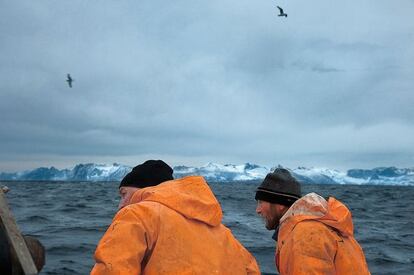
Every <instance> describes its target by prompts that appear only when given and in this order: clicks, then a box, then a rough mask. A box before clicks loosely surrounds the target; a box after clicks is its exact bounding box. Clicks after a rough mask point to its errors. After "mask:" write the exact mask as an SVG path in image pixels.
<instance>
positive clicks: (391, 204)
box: [0, 182, 414, 275]
mask: <svg viewBox="0 0 414 275" xmlns="http://www.w3.org/2000/svg"><path fill="white" fill-rule="evenodd" d="M0 185H7V186H8V187H9V188H10V190H11V191H10V192H9V193H8V194H7V198H8V201H9V204H10V206H11V209H12V211H13V214H14V216H15V218H16V220H17V223H18V225H19V227H20V229H21V231H22V232H23V233H24V234H27V235H32V236H35V237H37V238H38V239H40V241H41V242H42V243H43V245H44V246H45V247H46V249H47V252H46V253H47V254H46V256H47V259H46V266H45V267H44V268H43V270H42V272H41V274H59V275H61V274H88V273H89V271H90V270H91V267H92V265H93V263H94V262H93V253H94V250H95V247H96V245H97V243H98V241H99V239H100V238H101V237H102V235H103V233H104V232H105V230H106V228H107V227H108V225H109V224H110V222H111V220H112V217H113V216H114V214H115V211H116V207H117V204H118V193H117V191H118V183H108V182H97V183H93V182H1V183H0ZM210 185H211V187H212V189H213V191H214V193H215V194H216V196H217V198H218V199H219V201H220V202H221V204H222V208H223V212H224V224H226V225H227V226H228V227H230V228H231V229H232V231H233V233H234V234H235V235H236V237H237V238H238V239H239V240H240V241H241V242H242V243H243V244H244V245H245V246H246V247H247V249H248V250H249V251H250V252H252V253H253V255H254V256H255V257H256V259H257V260H258V263H259V265H260V267H261V270H262V272H263V273H268V274H276V271H275V267H274V261H273V258H274V249H275V243H274V241H273V240H272V239H271V235H272V232H269V231H267V230H266V229H265V228H264V225H263V223H262V221H261V219H260V218H259V217H258V216H257V215H256V214H255V207H256V202H255V200H254V190H255V188H256V186H257V185H258V182H246V183H240V182H237V183H234V182H232V183H229V182H225V183H210ZM302 189H303V190H302V191H303V193H304V194H305V193H309V192H317V193H319V194H320V195H322V196H324V197H326V196H329V195H332V196H334V197H336V198H338V199H339V200H341V201H342V202H344V203H345V204H346V205H347V206H348V207H349V208H350V209H351V211H352V215H353V220H354V227H355V236H356V239H357V240H358V241H359V242H360V244H361V245H362V247H363V250H364V252H365V255H366V258H367V261H368V265H369V268H370V271H371V273H372V274H414V201H413V199H414V187H402V186H401V187H399V186H354V185H304V186H303V187H302Z"/></svg>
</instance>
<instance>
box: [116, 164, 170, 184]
mask: <svg viewBox="0 0 414 275" xmlns="http://www.w3.org/2000/svg"><path fill="white" fill-rule="evenodd" d="M173 179H174V178H173V169H172V168H171V167H170V166H168V164H166V163H165V162H163V161H162V160H147V161H146V162H144V163H143V164H140V165H137V166H135V167H134V168H133V169H132V171H131V172H129V173H128V174H127V175H126V176H125V177H124V178H123V179H122V181H121V184H120V185H119V188H121V187H122V186H130V187H137V188H145V187H149V186H155V185H158V184H160V183H162V182H164V181H168V180H173Z"/></svg>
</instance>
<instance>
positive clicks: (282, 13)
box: [277, 6, 287, 17]
mask: <svg viewBox="0 0 414 275" xmlns="http://www.w3.org/2000/svg"><path fill="white" fill-rule="evenodd" d="M277 8H278V9H279V12H280V13H279V14H278V15H277V16H284V17H287V13H284V12H283V9H282V8H281V7H279V6H277Z"/></svg>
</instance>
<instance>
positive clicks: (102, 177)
mask: <svg viewBox="0 0 414 275" xmlns="http://www.w3.org/2000/svg"><path fill="white" fill-rule="evenodd" d="M278 167H281V166H280V165H279V166H278ZM275 168H276V167H274V168H271V169H268V168H266V167H264V166H260V165H257V164H251V163H245V164H241V165H234V164H225V165H222V164H217V163H211V162H210V163H207V164H206V165H204V166H201V167H188V166H175V167H174V177H175V178H181V177H184V176H189V175H201V176H204V177H205V178H206V180H208V181H249V180H261V179H263V178H264V177H265V176H266V174H267V173H269V172H270V171H273V170H274V169H275ZM131 169H132V167H129V166H126V165H121V164H117V163H114V164H111V165H105V164H94V163H88V164H78V165H76V166H75V167H74V168H73V169H63V170H59V169H56V168H54V167H50V168H45V167H42V168H37V169H34V170H30V171H23V172H16V173H0V180H32V181H120V180H121V179H122V178H123V177H124V176H125V175H126V174H127V173H128V172H129V171H131ZM287 169H289V168H287ZM289 170H290V171H291V172H292V173H293V175H294V176H295V177H296V178H297V179H298V180H299V181H300V182H302V183H309V184H371V185H414V168H403V169H400V168H396V167H379V168H374V169H351V170H348V171H346V172H342V171H338V170H334V169H328V168H306V167H298V168H294V169H289Z"/></svg>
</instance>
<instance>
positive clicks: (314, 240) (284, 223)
mask: <svg viewBox="0 0 414 275" xmlns="http://www.w3.org/2000/svg"><path fill="white" fill-rule="evenodd" d="M276 266H277V267H278V270H279V272H280V274H281V275H289V274H295V275H300V274H306V275H316V274H324V275H329V274H340V275H347V274H349V275H351V274H352V275H354V274H358V275H364V274H370V273H369V270H368V266H367V263H366V260H365V256H364V253H363V251H362V249H361V247H360V246H359V244H358V243H357V241H356V240H355V238H354V233H353V225H352V218H351V212H350V211H349V210H348V208H347V207H346V206H345V205H343V204H342V203H341V202H339V201H337V200H336V199H334V198H332V197H331V198H329V200H328V201H326V200H325V199H324V198H322V197H321V196H319V195H317V194H315V193H310V194H308V195H306V196H304V197H302V198H301V199H299V200H298V201H296V202H295V203H294V204H293V205H292V206H291V207H290V208H289V210H288V211H287V212H286V213H285V215H284V216H283V217H282V218H281V220H280V226H279V234H278V243H277V250H276Z"/></svg>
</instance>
